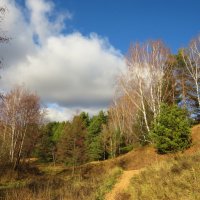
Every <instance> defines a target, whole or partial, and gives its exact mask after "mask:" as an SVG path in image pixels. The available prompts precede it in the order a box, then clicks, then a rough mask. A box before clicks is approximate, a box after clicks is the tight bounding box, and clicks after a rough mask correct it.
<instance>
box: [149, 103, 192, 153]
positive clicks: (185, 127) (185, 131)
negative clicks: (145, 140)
mask: <svg viewBox="0 0 200 200" xmlns="http://www.w3.org/2000/svg"><path fill="white" fill-rule="evenodd" d="M155 121H156V122H155V123H154V126H153V129H152V131H151V137H152V139H153V141H154V143H155V145H156V148H157V151H158V153H161V154H165V153H173V152H177V151H182V150H184V149H186V148H188V147H190V145H191V143H192V138H191V134H190V121H189V118H188V113H187V111H186V110H184V109H181V108H179V107H178V106H177V105H171V106H168V105H166V104H163V105H162V106H161V112H160V115H159V116H158V117H157V119H156V120H155Z"/></svg>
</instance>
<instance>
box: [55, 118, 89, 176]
mask: <svg viewBox="0 0 200 200" xmlns="http://www.w3.org/2000/svg"><path fill="white" fill-rule="evenodd" d="M85 137H86V127H85V124H84V122H83V120H82V119H81V118H80V116H75V117H74V119H73V121H72V123H71V124H70V123H68V124H67V125H66V126H65V130H64V133H63V134H62V136H61V137H60V140H59V141H58V143H57V155H58V159H59V160H60V161H62V162H65V163H66V164H67V165H70V166H72V167H73V173H74V170H75V167H76V166H77V165H80V164H83V163H85V161H86V146H85V143H84V140H85Z"/></svg>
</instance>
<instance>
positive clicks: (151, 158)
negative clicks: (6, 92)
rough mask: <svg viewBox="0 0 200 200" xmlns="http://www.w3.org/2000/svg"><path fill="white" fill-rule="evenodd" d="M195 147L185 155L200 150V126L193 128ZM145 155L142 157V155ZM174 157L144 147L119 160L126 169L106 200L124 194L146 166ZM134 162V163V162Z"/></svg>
mask: <svg viewBox="0 0 200 200" xmlns="http://www.w3.org/2000/svg"><path fill="white" fill-rule="evenodd" d="M192 139H193V145H192V146H191V147H190V148H189V149H187V150H186V151H185V152H184V154H185V155H190V154H193V153H194V152H197V151H199V150H200V124H198V125H196V126H194V127H193V128H192ZM141 154H142V155H143V156H142V157H141V156H140V155H141ZM173 156H174V155H173V154H172V155H158V154H157V153H156V151H155V149H154V148H152V147H143V148H140V149H137V150H135V151H133V152H130V153H128V154H127V155H125V156H123V157H121V158H119V159H121V160H123V161H124V163H125V167H124V169H126V170H125V171H124V172H123V174H122V175H121V176H120V177H119V179H118V181H117V183H116V184H115V185H114V187H113V189H112V190H111V191H110V192H109V193H107V194H106V196H105V200H116V199H117V195H118V194H119V193H123V192H124V191H126V189H127V188H128V186H129V183H130V180H131V178H132V177H133V176H134V175H137V174H139V173H140V172H141V171H142V170H143V169H144V168H145V167H146V166H148V165H150V164H152V163H155V162H159V161H161V160H165V159H167V158H170V157H173ZM133 160H134V162H133Z"/></svg>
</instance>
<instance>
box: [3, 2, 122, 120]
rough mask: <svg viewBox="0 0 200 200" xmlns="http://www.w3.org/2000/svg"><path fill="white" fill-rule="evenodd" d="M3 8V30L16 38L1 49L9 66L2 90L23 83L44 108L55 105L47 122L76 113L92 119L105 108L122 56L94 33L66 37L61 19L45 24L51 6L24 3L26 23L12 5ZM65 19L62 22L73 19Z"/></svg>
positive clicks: (50, 11)
mask: <svg viewBox="0 0 200 200" xmlns="http://www.w3.org/2000/svg"><path fill="white" fill-rule="evenodd" d="M6 2H7V7H8V9H9V13H8V14H7V16H6V18H7V19H6V21H7V22H6V21H5V24H7V26H6V27H5V28H6V29H7V31H8V33H9V34H13V35H14V36H15V37H14V38H13V40H12V41H11V42H10V43H9V44H8V45H3V46H1V47H0V53H1V55H3V57H4V56H5V58H4V60H6V66H7V67H6V68H5V69H4V70H3V72H2V79H1V83H0V84H1V85H2V87H3V88H6V89H9V88H10V87H12V86H13V85H14V84H21V83H23V84H25V85H26V86H27V87H28V88H29V89H31V90H33V91H36V92H37V93H38V94H39V95H40V96H41V98H42V101H43V102H45V103H47V104H48V105H54V104H55V103H56V105H57V106H56V107H55V106H54V107H49V108H48V110H49V114H48V116H49V118H50V119H53V118H54V119H56V120H61V119H62V120H63V119H64V118H69V117H70V116H71V115H73V114H75V111H76V110H77V109H78V110H82V109H84V110H88V111H89V112H90V113H92V112H93V113H94V110H95V112H96V110H97V109H99V108H105V107H106V106H108V105H109V103H110V101H111V99H112V96H113V91H114V84H115V78H116V75H117V74H118V73H119V71H120V70H121V69H122V68H124V66H125V63H124V60H123V56H122V55H121V54H120V52H119V51H118V50H116V49H115V48H114V47H113V46H112V45H111V44H110V43H109V41H108V40H107V39H106V38H102V37H100V36H98V35H97V34H96V33H91V34H90V35H88V36H84V35H82V34H81V33H80V32H73V33H70V34H64V33H63V31H62V29H63V27H64V26H65V23H66V22H65V23H64V21H63V19H64V17H63V15H58V16H57V17H54V20H53V21H52V20H50V19H49V17H50V15H51V14H52V12H53V11H54V10H53V7H54V5H53V3H52V2H50V1H44V0H27V1H26V9H28V10H29V11H30V15H29V16H28V17H29V18H28V20H27V16H24V14H23V12H22V10H21V8H20V7H19V6H17V5H16V4H15V3H14V1H11V0H7V1H6ZM67 13H68V15H67V16H65V18H67V19H71V15H70V13H69V12H68V11H67ZM8 23H9V25H8ZM18 28H20V30H19V29H18ZM35 35H37V37H38V40H39V44H38V43H37V41H36V40H35ZM8 54H9V55H8ZM7 59H8V61H7Z"/></svg>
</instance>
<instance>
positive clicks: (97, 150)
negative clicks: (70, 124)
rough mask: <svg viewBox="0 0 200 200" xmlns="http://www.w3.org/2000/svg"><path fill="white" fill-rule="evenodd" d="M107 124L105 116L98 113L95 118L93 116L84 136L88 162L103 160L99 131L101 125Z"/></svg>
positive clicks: (101, 112)
mask: <svg viewBox="0 0 200 200" xmlns="http://www.w3.org/2000/svg"><path fill="white" fill-rule="evenodd" d="M106 123H107V115H106V114H105V113H104V112H103V111H100V112H99V114H98V115H97V116H93V118H92V119H91V122H90V125H89V127H88V132H87V136H86V141H85V143H86V146H87V154H88V157H89V160H90V161H93V160H100V159H102V158H103V146H102V143H101V135H100V134H101V131H102V126H103V124H106Z"/></svg>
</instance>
